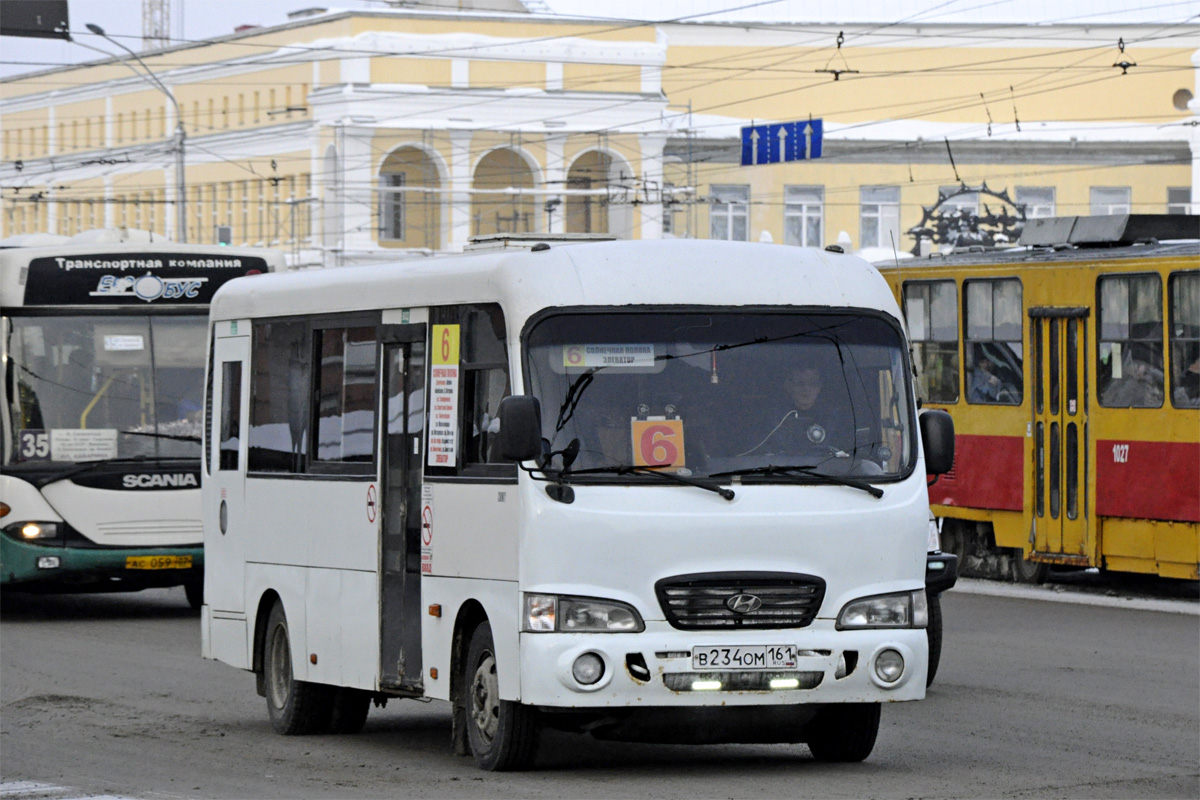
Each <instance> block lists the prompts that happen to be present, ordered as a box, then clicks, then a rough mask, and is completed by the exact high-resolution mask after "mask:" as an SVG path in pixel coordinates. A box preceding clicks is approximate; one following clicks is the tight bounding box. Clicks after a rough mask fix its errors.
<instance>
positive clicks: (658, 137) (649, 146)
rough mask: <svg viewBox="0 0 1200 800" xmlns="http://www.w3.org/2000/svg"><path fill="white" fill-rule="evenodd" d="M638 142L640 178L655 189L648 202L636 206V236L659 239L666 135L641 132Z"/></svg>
mask: <svg viewBox="0 0 1200 800" xmlns="http://www.w3.org/2000/svg"><path fill="white" fill-rule="evenodd" d="M638 143H639V144H640V145H641V148H642V180H644V181H646V186H647V187H650V188H652V189H656V191H654V192H652V194H651V196H650V198H649V199H650V202H648V203H643V204H641V205H639V206H638V207H637V209H638V216H639V219H638V222H639V223H640V225H639V228H640V232H639V235H638V238H640V239H661V238H662V214H663V206H662V185H663V147H665V146H666V144H667V135H666V134H665V133H643V134H641V135H639V136H638ZM642 199H643V200H645V199H646V198H644V197H643V198H642Z"/></svg>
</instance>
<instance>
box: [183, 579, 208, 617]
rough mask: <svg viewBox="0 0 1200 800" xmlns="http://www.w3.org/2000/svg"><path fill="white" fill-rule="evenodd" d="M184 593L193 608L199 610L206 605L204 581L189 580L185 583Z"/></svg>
mask: <svg viewBox="0 0 1200 800" xmlns="http://www.w3.org/2000/svg"><path fill="white" fill-rule="evenodd" d="M183 593H184V595H185V596H186V597H187V602H188V605H189V606H191V607H192V609H193V610H195V611H199V610H200V606H202V605H204V581H188V582H187V583H185V584H184V585H183Z"/></svg>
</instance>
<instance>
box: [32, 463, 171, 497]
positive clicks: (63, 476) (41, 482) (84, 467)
mask: <svg viewBox="0 0 1200 800" xmlns="http://www.w3.org/2000/svg"><path fill="white" fill-rule="evenodd" d="M162 460H163V459H162V458H161V457H160V456H118V457H116V458H102V459H100V460H99V461H89V462H87V463H86V464H81V465H80V466H78V467H75V468H74V469H69V470H67V471H66V472H58V473H54V474H53V475H47V476H46V477H44V478H38V479H37V480H34V481H30V482H31V483H32V484H33V485H34V486H35V487H36V488H38V489H40V488H42V487H43V486H45V485H46V484H49V483H54V482H55V481H65V480H68V479H70V478H74V477H75V476H77V475H83V474H85V473H88V472H91V471H92V470H94V469H97V468H99V467H103V466H106V465H108V464H139V463H142V462H145V461H162Z"/></svg>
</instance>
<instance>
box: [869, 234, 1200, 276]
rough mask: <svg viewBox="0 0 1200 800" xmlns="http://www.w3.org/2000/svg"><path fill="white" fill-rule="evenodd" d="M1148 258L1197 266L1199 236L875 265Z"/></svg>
mask: <svg viewBox="0 0 1200 800" xmlns="http://www.w3.org/2000/svg"><path fill="white" fill-rule="evenodd" d="M1147 258H1177V259H1186V258H1191V259H1193V261H1194V262H1195V264H1196V266H1200V261H1197V260H1196V259H1198V258H1200V240H1197V241H1179V242H1151V243H1147V244H1136V245H1128V246H1123V247H1074V246H1066V247H1010V248H1005V249H1003V250H983V251H970V252H965V251H961V252H957V253H951V254H949V255H936V254H934V255H929V256H926V257H924V258H907V259H902V260H900V261H891V260H889V261H887V262H883V261H877V262H875V266H876V267H877V268H878V269H879V270H880V271H881V272H884V273H888V272H897V271H903V270H906V269H929V268H933V269H937V268H939V267H944V268H946V269H953V268H955V267H966V266H981V265H990V264H996V265H999V264H1011V265H1027V266H1036V265H1042V264H1045V265H1047V266H1050V265H1062V264H1080V265H1084V264H1097V263H1101V262H1113V261H1122V260H1135V259H1147Z"/></svg>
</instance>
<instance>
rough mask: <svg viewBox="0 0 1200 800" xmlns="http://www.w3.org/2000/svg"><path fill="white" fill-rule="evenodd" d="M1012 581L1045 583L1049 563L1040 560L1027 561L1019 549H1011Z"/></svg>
mask: <svg viewBox="0 0 1200 800" xmlns="http://www.w3.org/2000/svg"><path fill="white" fill-rule="evenodd" d="M1012 557H1013V582H1014V583H1032V584H1038V583H1045V581H1046V575H1047V574H1048V573H1049V572H1050V565H1049V564H1047V563H1045V562H1042V561H1029V560H1028V559H1026V558H1025V554H1024V553H1022V552H1021V551H1020V550H1013V551H1012Z"/></svg>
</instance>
